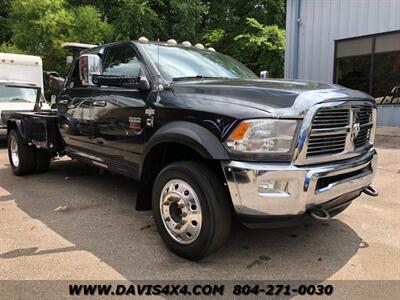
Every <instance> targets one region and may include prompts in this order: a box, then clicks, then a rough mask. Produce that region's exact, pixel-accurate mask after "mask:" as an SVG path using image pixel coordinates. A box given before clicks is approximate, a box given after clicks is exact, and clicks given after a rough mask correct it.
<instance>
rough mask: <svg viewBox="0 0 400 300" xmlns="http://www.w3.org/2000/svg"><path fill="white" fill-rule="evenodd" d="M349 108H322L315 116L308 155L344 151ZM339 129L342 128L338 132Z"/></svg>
mask: <svg viewBox="0 0 400 300" xmlns="http://www.w3.org/2000/svg"><path fill="white" fill-rule="evenodd" d="M360 115H361V114H360ZM349 121H350V110H349V109H347V108H335V109H326V108H325V109H321V110H319V111H317V113H316V114H315V116H314V118H313V122H312V127H311V134H310V137H309V141H308V147H307V154H306V157H307V158H309V157H315V156H321V155H330V154H337V153H341V152H343V151H344V149H345V146H346V139H347V131H343V130H342V129H344V128H346V127H347V126H348V125H349ZM337 130H341V131H339V132H337Z"/></svg>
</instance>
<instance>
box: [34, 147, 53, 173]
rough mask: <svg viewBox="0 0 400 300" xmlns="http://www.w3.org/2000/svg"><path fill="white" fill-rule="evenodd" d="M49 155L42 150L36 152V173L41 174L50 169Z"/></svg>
mask: <svg viewBox="0 0 400 300" xmlns="http://www.w3.org/2000/svg"><path fill="white" fill-rule="evenodd" d="M50 162H51V156H50V153H49V152H48V151H46V150H43V149H38V150H36V172H37V173H43V172H46V171H47V170H48V169H49V168H50Z"/></svg>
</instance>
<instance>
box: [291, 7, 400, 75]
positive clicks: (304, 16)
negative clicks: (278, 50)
mask: <svg viewBox="0 0 400 300" xmlns="http://www.w3.org/2000/svg"><path fill="white" fill-rule="evenodd" d="M296 1H300V18H301V22H300V32H299V33H300V34H299V49H298V75H297V76H296V74H294V68H293V66H294V59H295V58H294V54H295V52H296V51H294V47H295V45H294V34H295V29H296V19H295V8H296ZM394 30H400V0H287V17H286V36H287V40H286V53H285V77H286V78H298V79H304V80H317V81H324V82H332V81H333V64H334V51H335V49H334V48H335V40H337V39H343V38H350V37H355V36H362V35H367V34H374V33H380V32H387V31H394Z"/></svg>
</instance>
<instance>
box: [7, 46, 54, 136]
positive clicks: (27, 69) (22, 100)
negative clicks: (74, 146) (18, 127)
mask: <svg viewBox="0 0 400 300" xmlns="http://www.w3.org/2000/svg"><path fill="white" fill-rule="evenodd" d="M37 97H41V98H42V100H43V101H41V103H42V105H43V109H50V107H49V106H48V104H47V103H46V102H45V101H44V98H43V66H42V59H41V58H40V57H38V56H31V55H19V54H9V53H0V137H1V136H4V135H5V134H6V133H7V120H8V117H9V116H10V115H11V114H13V113H15V112H23V111H32V110H33V108H34V106H35V102H36V99H37Z"/></svg>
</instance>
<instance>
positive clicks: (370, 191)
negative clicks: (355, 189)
mask: <svg viewBox="0 0 400 300" xmlns="http://www.w3.org/2000/svg"><path fill="white" fill-rule="evenodd" d="M363 193H364V194H367V195H368V196H371V197H377V196H378V195H379V193H378V192H377V191H376V190H375V189H374V188H373V187H372V186H370V185H369V186H367V187H366V188H365V189H363Z"/></svg>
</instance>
